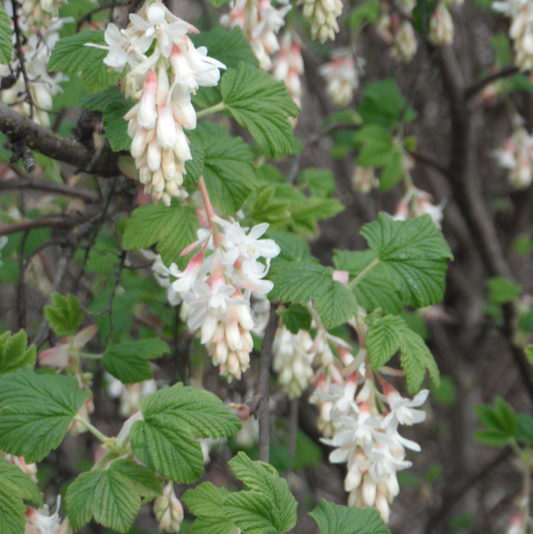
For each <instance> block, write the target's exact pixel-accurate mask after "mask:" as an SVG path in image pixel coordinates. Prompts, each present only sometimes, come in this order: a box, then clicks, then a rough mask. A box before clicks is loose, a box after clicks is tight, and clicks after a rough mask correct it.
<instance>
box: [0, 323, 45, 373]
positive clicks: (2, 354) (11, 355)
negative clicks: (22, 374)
mask: <svg viewBox="0 0 533 534" xmlns="http://www.w3.org/2000/svg"><path fill="white" fill-rule="evenodd" d="M27 346H28V335H27V334H26V331H25V330H20V331H19V332H18V333H16V334H14V335H11V332H4V333H3V334H2V335H0V376H2V375H5V374H7V373H12V372H14V371H16V370H17V369H22V368H23V367H26V365H31V366H33V365H35V355H36V349H35V345H31V346H30V347H29V348H27Z"/></svg>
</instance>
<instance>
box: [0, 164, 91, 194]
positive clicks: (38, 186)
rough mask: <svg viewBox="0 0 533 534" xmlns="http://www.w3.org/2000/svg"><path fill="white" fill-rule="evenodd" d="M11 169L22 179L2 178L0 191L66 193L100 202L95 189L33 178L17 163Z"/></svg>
mask: <svg viewBox="0 0 533 534" xmlns="http://www.w3.org/2000/svg"><path fill="white" fill-rule="evenodd" d="M11 169H12V170H13V171H15V172H16V173H17V174H18V175H19V176H20V177H21V178H22V179H20V180H2V181H0V191H14V190H19V189H21V190H30V189H31V190H33V191H45V192H47V193H53V194H56V195H65V196H67V197H74V198H81V199H82V200H83V201H85V202H89V203H92V202H98V200H99V198H98V195H97V194H96V193H94V192H93V191H87V190H83V189H76V188H75V187H69V186H68V185H63V184H56V183H53V182H48V181H47V180H40V179H37V178H32V177H31V176H29V175H27V174H25V173H24V172H22V170H21V169H20V168H19V167H17V166H16V165H12V166H11Z"/></svg>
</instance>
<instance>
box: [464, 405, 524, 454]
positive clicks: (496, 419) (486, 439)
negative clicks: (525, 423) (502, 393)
mask: <svg viewBox="0 0 533 534" xmlns="http://www.w3.org/2000/svg"><path fill="white" fill-rule="evenodd" d="M475 411H476V415H477V416H478V418H479V420H480V421H481V422H482V423H483V424H484V425H485V427H486V429H484V430H481V431H480V432H476V433H475V434H474V437H475V438H476V439H477V440H478V441H480V442H481V443H484V444H485V445H491V446H494V447H500V446H503V445H506V444H507V443H508V442H509V441H510V440H513V439H515V438H516V436H517V432H518V420H517V418H516V414H515V413H514V411H513V409H512V408H511V406H510V405H509V404H507V403H506V402H505V401H504V400H503V399H502V398H501V397H496V400H495V403H494V408H491V407H490V406H487V405H480V406H476V408H475Z"/></svg>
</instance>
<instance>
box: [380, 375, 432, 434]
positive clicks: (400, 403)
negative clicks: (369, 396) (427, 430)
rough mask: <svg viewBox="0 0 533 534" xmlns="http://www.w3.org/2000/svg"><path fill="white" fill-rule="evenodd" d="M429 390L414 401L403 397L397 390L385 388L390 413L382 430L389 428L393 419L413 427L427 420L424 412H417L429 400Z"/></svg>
mask: <svg viewBox="0 0 533 534" xmlns="http://www.w3.org/2000/svg"><path fill="white" fill-rule="evenodd" d="M428 395H429V390H427V389H423V390H422V391H420V392H419V393H418V394H417V395H416V396H415V397H414V398H413V399H412V400H410V399H406V398H404V397H402V396H401V395H400V394H399V393H398V391H396V389H394V388H393V387H391V386H389V385H388V384H387V385H386V386H385V397H386V399H387V402H388V404H389V406H390V407H391V411H390V413H389V414H388V415H387V416H386V417H385V419H383V423H382V426H381V428H387V426H389V424H390V423H391V422H392V420H393V419H395V420H396V421H398V423H400V424H401V425H412V424H414V423H421V422H422V421H425V420H426V412H424V410H415V409H414V408H418V407H419V406H422V404H424V402H426V399H427V398H428Z"/></svg>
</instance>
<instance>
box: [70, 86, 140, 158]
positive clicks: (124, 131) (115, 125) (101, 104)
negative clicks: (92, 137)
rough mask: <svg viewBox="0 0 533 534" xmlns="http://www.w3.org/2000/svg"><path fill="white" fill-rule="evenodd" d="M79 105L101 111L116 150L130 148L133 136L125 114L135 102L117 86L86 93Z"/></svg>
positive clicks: (112, 146) (108, 136) (112, 145)
mask: <svg viewBox="0 0 533 534" xmlns="http://www.w3.org/2000/svg"><path fill="white" fill-rule="evenodd" d="M77 107H79V108H82V109H89V110H91V111H101V112H102V121H103V123H104V126H105V133H106V137H107V140H108V141H109V145H110V146H111V148H112V150H113V151H114V152H119V151H120V150H129V148H130V146H131V138H130V136H129V135H128V122H127V121H126V120H125V119H124V115H126V113H127V112H128V111H129V110H130V109H131V108H132V107H133V102H132V101H131V100H128V99H127V98H125V97H124V95H123V94H122V91H121V90H120V89H119V88H118V87H116V86H113V87H109V88H108V89H106V90H105V91H103V92H101V93H97V94H95V95H85V96H84V97H83V98H82V99H81V100H80V101H79V102H78V104H77Z"/></svg>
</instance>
